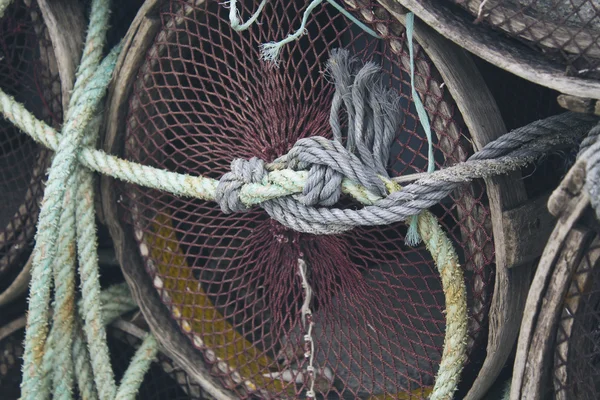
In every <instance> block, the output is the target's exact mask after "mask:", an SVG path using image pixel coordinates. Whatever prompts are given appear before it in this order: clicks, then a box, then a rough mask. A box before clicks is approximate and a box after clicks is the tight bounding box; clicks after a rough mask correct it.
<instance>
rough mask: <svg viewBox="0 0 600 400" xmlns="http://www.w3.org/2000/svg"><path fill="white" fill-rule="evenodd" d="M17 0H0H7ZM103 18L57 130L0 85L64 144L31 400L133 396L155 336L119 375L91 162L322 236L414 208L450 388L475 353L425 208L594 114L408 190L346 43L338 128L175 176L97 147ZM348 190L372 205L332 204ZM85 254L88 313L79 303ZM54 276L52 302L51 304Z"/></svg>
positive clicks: (32, 323) (395, 117)
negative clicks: (210, 170) (438, 280)
mask: <svg viewBox="0 0 600 400" xmlns="http://www.w3.org/2000/svg"><path fill="white" fill-rule="evenodd" d="M9 2H10V1H9V0H1V1H0V10H3V9H4V8H5V6H6V4H8V3H9ZM232 3H234V2H232ZM261 7H262V5H261ZM107 21H108V1H107V0H94V1H93V3H92V14H91V18H90V28H89V30H88V37H87V39H86V46H85V50H84V53H83V57H82V61H81V65H80V68H79V70H78V74H77V79H76V83H75V88H74V90H73V93H72V97H71V99H70V102H69V109H68V112H67V114H66V122H65V124H64V126H63V129H62V132H61V133H60V134H59V133H58V132H56V131H55V130H54V129H52V128H51V127H49V126H48V125H46V124H45V123H43V122H41V121H39V120H37V119H36V118H35V117H33V115H32V114H31V113H30V112H28V111H27V110H26V109H25V108H24V107H23V106H22V105H21V104H19V103H18V102H16V101H15V100H14V99H13V98H11V97H10V96H8V95H7V94H6V93H4V92H2V91H0V111H2V113H3V114H4V116H5V118H7V119H8V120H10V121H11V122H12V123H14V124H15V126H17V127H18V128H20V129H21V130H22V131H24V132H25V133H27V134H29V135H30V136H31V137H32V138H33V139H34V140H36V141H38V142H39V143H41V144H43V145H45V146H46V147H48V148H50V149H52V150H54V151H55V152H56V154H55V157H54V160H53V162H52V166H51V168H50V172H49V178H48V183H47V187H46V191H45V194H44V202H43V205H42V208H41V212H40V218H39V224H38V234H37V237H36V246H35V249H34V258H33V268H32V283H31V295H30V301H29V315H28V325H27V332H26V343H25V356H24V374H23V384H22V389H23V391H22V392H23V398H24V399H45V398H49V396H50V393H51V392H52V393H53V394H54V396H55V397H57V398H61V399H63V398H64V399H70V398H72V393H73V385H74V382H76V383H77V385H78V387H79V390H80V392H81V393H88V394H90V397H89V398H96V396H97V398H100V399H114V398H131V397H132V396H133V394H134V393H135V391H136V388H135V384H134V382H137V381H139V379H138V378H139V376H140V374H143V371H144V367H147V365H148V362H147V360H148V359H149V358H152V357H153V354H155V353H156V351H157V343H156V341H155V340H154V339H153V338H152V337H151V336H150V337H148V338H147V341H146V342H145V343H144V345H142V348H141V349H143V352H144V354H145V355H146V357H147V358H145V359H143V360H141V361H140V363H138V364H135V365H133V366H132V369H131V370H130V371H129V372H128V373H126V374H125V378H124V379H123V381H122V383H121V385H120V387H117V385H116V382H115V378H114V373H113V371H112V370H111V367H110V363H109V362H108V348H107V345H106V333H105V331H104V325H103V323H102V321H104V320H105V319H106V314H104V315H103V310H102V309H101V300H100V298H101V292H100V285H99V282H98V263H97V244H96V241H97V240H96V233H95V218H94V207H93V204H94V198H93V196H94V191H93V175H92V171H96V172H100V173H102V174H105V175H108V176H111V177H114V178H117V179H121V180H124V181H127V182H130V183H135V184H138V185H141V186H145V187H148V188H154V189H160V190H164V191H167V192H170V193H173V194H176V195H180V196H190V197H196V198H199V199H204V200H210V201H217V202H218V203H219V205H220V207H221V209H222V210H223V212H225V213H230V212H243V211H245V210H247V209H249V208H251V207H253V206H256V205H259V206H261V207H262V208H264V209H265V210H266V211H267V212H268V214H269V215H270V216H271V217H272V218H273V219H275V220H277V221H278V222H280V223H282V224H283V225H285V226H287V227H290V228H292V229H294V230H296V231H300V232H308V233H314V234H335V233H339V232H343V231H346V230H349V229H352V228H353V227H355V226H361V225H387V224H390V223H393V222H398V221H406V220H407V219H408V218H410V217H413V216H417V215H418V218H417V221H418V222H417V229H418V232H419V234H420V235H421V237H422V238H423V240H424V242H425V244H426V246H427V249H428V250H429V251H430V252H431V254H432V257H433V259H434V261H435V263H436V266H437V268H438V270H439V272H440V275H441V277H442V283H443V288H444V294H445V297H446V308H447V313H446V318H447V324H446V336H445V341H444V351H443V357H442V361H441V364H440V368H439V371H438V376H437V379H436V382H435V386H434V389H433V391H432V394H431V398H433V399H448V398H451V397H452V394H453V393H454V391H455V389H456V385H457V383H458V380H459V378H460V373H461V370H462V366H463V363H464V360H465V352H466V338H467V310H466V295H465V284H464V279H463V275H462V271H461V268H460V266H459V264H458V257H457V255H456V252H455V250H454V248H453V246H452V244H451V243H450V241H449V240H448V238H447V237H446V235H445V233H444V232H443V231H442V229H441V228H440V226H439V224H438V222H437V220H436V218H435V217H434V216H433V215H432V214H431V213H429V212H428V211H427V209H428V208H429V207H431V206H432V205H434V204H436V203H437V202H439V201H440V200H442V199H443V198H444V197H446V196H447V195H448V194H449V193H450V192H452V191H453V190H455V189H457V188H458V187H459V186H460V185H461V184H462V183H464V182H467V181H469V180H472V179H477V178H482V177H486V176H491V175H494V174H502V173H506V172H509V171H511V170H514V169H516V168H520V167H522V166H524V165H526V164H528V163H531V162H533V161H535V159H536V158H537V157H540V156H542V155H543V154H545V153H546V152H548V151H549V150H551V149H553V148H555V147H556V146H557V145H565V144H566V145H572V144H575V143H576V142H577V141H578V140H579V139H580V138H581V137H582V136H583V135H584V134H585V133H587V132H588V131H589V129H590V128H591V126H593V124H594V123H595V122H596V121H597V120H596V119H595V118H594V117H590V116H584V115H577V114H573V113H566V114H563V115H559V116H556V117H552V118H549V119H547V120H544V121H538V122H536V123H533V124H531V125H529V126H526V127H524V128H521V129H518V130H515V131H513V132H511V133H508V134H507V135H505V136H503V137H501V138H499V139H498V140H496V141H495V142H492V143H490V144H488V145H487V146H486V147H484V148H483V149H482V150H481V151H480V152H478V153H476V154H474V155H473V156H472V157H471V158H470V159H469V160H468V161H467V162H465V163H461V164H458V165H456V166H454V167H451V168H447V169H444V170H441V171H437V172H432V173H430V174H427V175H426V176H424V177H422V178H420V179H418V180H417V181H416V182H414V183H412V184H410V185H408V186H406V187H404V188H401V187H400V186H399V184H398V183H397V182H395V181H394V180H392V179H390V177H389V176H388V174H387V172H386V163H387V160H388V157H389V151H390V145H391V140H392V139H393V138H394V135H395V133H396V131H397V129H398V128H399V120H400V115H399V113H398V107H395V105H396V102H397V98H396V97H395V96H394V94H393V93H392V92H391V91H390V90H389V89H387V88H385V87H384V85H383V84H382V83H381V80H380V79H379V68H378V67H377V66H376V65H375V64H373V63H367V64H365V65H359V64H358V62H357V61H356V60H354V59H353V58H352V57H350V55H349V53H348V52H346V51H343V50H339V51H337V52H333V53H332V57H331V59H330V61H329V63H328V68H327V70H328V73H329V74H330V75H331V78H332V80H333V82H334V84H335V89H336V93H335V96H334V99H333V102H332V108H331V118H330V121H331V127H332V130H333V132H334V138H333V140H328V139H325V138H322V137H310V138H306V139H301V140H299V141H298V142H297V143H296V144H295V145H294V146H293V148H292V149H291V150H290V151H289V152H288V154H286V155H284V156H282V157H280V158H279V159H277V160H275V162H273V163H270V164H267V163H265V162H264V161H263V160H260V159H251V160H243V159H237V160H234V161H233V163H232V165H231V172H229V173H227V174H225V175H224V176H223V177H222V178H221V179H220V180H214V179H209V178H205V177H202V176H191V175H184V174H177V173H173V172H170V171H166V170H160V169H156V168H152V167H148V166H144V165H140V164H136V163H132V162H128V161H125V160H123V159H120V158H118V157H115V156H111V155H108V154H106V153H104V152H102V151H99V150H96V149H94V148H93V147H91V146H92V144H93V143H94V142H95V139H96V136H97V134H98V129H99V115H98V113H99V109H100V104H101V101H102V99H103V97H104V95H105V92H106V88H107V85H108V83H109V81H110V79H111V76H112V73H113V69H114V66H115V63H116V58H117V55H118V53H119V50H120V47H117V48H116V49H114V50H113V51H111V52H110V54H109V55H108V56H107V57H106V58H104V59H103V60H101V54H102V50H103V43H104V41H105V36H106V29H107ZM342 114H345V118H342V116H341V115H342ZM342 121H345V122H344V123H342ZM345 125H346V126H347V127H346V128H345V131H346V132H343V128H342V127H343V126H345ZM344 142H345V145H344ZM83 167H85V168H83ZM342 194H348V195H350V196H351V197H352V198H354V199H355V200H357V201H358V202H360V203H362V204H363V205H364V207H362V208H357V209H341V208H333V206H334V205H335V204H337V202H338V200H339V199H340V198H341V196H342ZM75 255H77V257H78V260H76V259H75ZM77 261H78V262H77ZM77 266H78V269H79V275H80V278H81V282H82V284H81V287H82V299H81V309H82V316H80V315H79V314H78V313H75V311H74V310H75V307H74V304H75V296H76V293H75V283H74V282H75V270H76V267H77ZM308 268H310V266H308ZM53 282H54V283H53ZM53 285H54V286H55V296H54V297H55V310H54V313H50V301H51V289H52V286H53ZM51 314H52V315H51ZM51 318H52V327H51V329H49V327H48V326H49V323H50V319H51ZM86 346H87V347H89V354H88V356H89V368H83V367H82V366H85V365H87V364H86V363H85V362H82V361H81V360H82V358H78V357H76V355H77V354H79V353H80V352H85V351H88V350H87V349H86ZM56 349H61V351H60V352H56V351H55V350H56ZM65 349H66V350H65ZM140 357H141V356H140ZM84 359H85V357H84ZM48 368H51V369H52V372H51V373H49V372H48V371H49V369H48ZM314 369H315V370H316V369H318V366H314Z"/></svg>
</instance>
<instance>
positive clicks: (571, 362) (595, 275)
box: [552, 241, 600, 399]
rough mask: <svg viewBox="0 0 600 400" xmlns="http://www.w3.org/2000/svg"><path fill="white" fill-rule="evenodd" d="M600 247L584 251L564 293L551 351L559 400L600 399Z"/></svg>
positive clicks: (592, 247) (595, 243)
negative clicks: (562, 305) (553, 345)
mask: <svg viewBox="0 0 600 400" xmlns="http://www.w3.org/2000/svg"><path fill="white" fill-rule="evenodd" d="M599 254H600V244H599V243H598V241H595V242H594V243H593V244H592V245H591V246H590V247H589V249H587V251H586V254H585V255H584V257H583V260H582V261H581V263H580V264H579V267H578V269H577V271H576V272H575V274H574V276H573V280H572V282H571V285H570V287H569V291H568V292H567V296H566V298H565V302H564V308H563V310H562V313H561V318H560V320H559V323H558V330H557V334H556V347H555V351H554V369H553V376H552V377H553V382H554V387H553V389H554V394H555V397H556V398H559V399H597V398H599V397H600V268H599V265H598V264H599V263H598V260H599V258H598V255H599Z"/></svg>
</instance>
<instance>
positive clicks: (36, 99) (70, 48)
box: [0, 0, 83, 305]
mask: <svg viewBox="0 0 600 400" xmlns="http://www.w3.org/2000/svg"><path fill="white" fill-rule="evenodd" d="M52 3H53V4H52V5H49V4H47V3H46V2H45V1H41V2H39V3H38V2H36V1H29V0H17V1H14V2H12V4H11V5H10V6H9V7H8V8H7V9H6V11H5V13H4V16H3V17H2V19H0V46H1V49H2V50H0V57H1V62H0V88H2V90H3V91H4V92H6V93H7V94H9V95H11V96H13V97H14V98H15V99H16V100H17V101H19V102H21V103H22V104H24V105H25V107H26V108H27V109H28V110H29V111H31V112H32V113H33V114H34V115H35V117H36V118H38V119H40V120H42V121H45V122H46V123H47V124H49V125H51V126H53V127H55V128H57V127H59V126H60V124H61V121H62V118H63V104H64V103H65V100H67V99H66V97H65V95H64V93H65V92H67V91H68V90H70V88H71V87H72V84H73V76H74V70H75V62H76V61H75V60H76V59H77V58H78V57H79V56H80V50H81V45H80V43H81V40H82V36H83V29H82V26H80V25H78V21H79V20H80V18H79V17H80V16H81V13H80V9H79V6H78V4H77V3H75V2H68V1H64V2H52ZM67 13H68V14H67ZM65 15H68V19H69V21H65V20H64V18H65ZM47 19H50V20H51V21H52V23H51V24H49V25H47V24H46V22H45V21H46V20H47ZM67 27H68V28H67ZM67 34H68V35H69V36H66V35H67ZM67 93H68V92H67ZM50 159H51V158H50V152H49V151H47V150H45V149H44V148H42V147H41V146H39V145H37V144H36V143H35V142H34V141H33V140H32V139H31V138H29V137H28V136H27V135H25V134H23V133H21V132H19V130H18V129H17V128H16V127H15V126H13V125H12V124H11V123H10V122H8V121H7V120H5V119H3V118H2V119H1V120H0V204H1V207H0V305H1V304H3V303H5V302H7V301H8V300H9V299H11V298H14V296H15V295H17V294H18V293H20V292H22V291H24V290H25V289H26V287H27V279H28V278H27V276H28V274H27V272H26V271H25V272H23V268H24V266H25V265H26V263H27V260H28V257H29V254H30V251H31V248H32V240H33V237H34V234H35V226H36V223H37V217H38V212H39V203H40V201H41V199H42V195H43V190H44V183H43V182H44V180H45V175H46V168H47V167H48V166H49V163H50ZM26 270H28V267H26Z"/></svg>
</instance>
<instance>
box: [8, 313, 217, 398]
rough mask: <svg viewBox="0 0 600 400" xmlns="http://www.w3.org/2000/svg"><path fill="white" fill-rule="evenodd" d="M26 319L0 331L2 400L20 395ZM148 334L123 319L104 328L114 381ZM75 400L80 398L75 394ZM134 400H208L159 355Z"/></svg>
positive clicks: (19, 319)
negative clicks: (105, 329)
mask: <svg viewBox="0 0 600 400" xmlns="http://www.w3.org/2000/svg"><path fill="white" fill-rule="evenodd" d="M25 322H26V321H25V317H21V318H18V319H15V320H14V321H12V322H10V323H8V324H6V325H4V326H2V327H0V391H1V393H2V398H3V399H5V400H17V399H19V398H20V394H21V389H20V385H21V366H22V360H21V358H22V356H23V339H24V337H25ZM146 334H147V332H146V331H144V330H143V329H142V328H140V327H139V326H138V325H136V324H133V323H131V322H129V321H127V320H125V319H120V320H117V321H115V322H114V323H112V325H111V326H109V327H108V328H107V336H108V337H107V339H108V348H109V351H110V356H111V362H112V367H113V370H114V371H115V377H116V378H117V379H118V380H119V379H121V377H122V376H123V374H124V373H125V370H126V369H127V367H128V366H129V363H130V361H131V358H132V357H133V355H134V354H135V352H136V350H137V348H138V347H139V346H140V344H141V343H142V340H143V338H144V336H145V335H146ZM75 398H81V397H80V396H79V395H78V393H75ZM136 399H140V400H146V399H148V400H188V399H189V400H204V399H211V397H209V396H207V395H206V394H205V393H204V391H203V390H202V388H201V387H200V386H199V385H198V384H197V383H195V382H194V381H192V380H191V379H190V378H189V376H188V375H187V374H186V373H185V372H184V371H183V370H182V369H181V368H180V367H179V366H178V365H177V364H176V363H175V362H174V361H173V360H171V359H170V358H168V357H167V356H165V355H164V354H162V353H158V356H157V359H156V360H155V361H154V362H153V363H152V364H151V366H150V369H149V370H148V372H147V374H146V375H145V376H144V381H143V382H142V384H141V386H140V389H139V391H138V393H137V396H136Z"/></svg>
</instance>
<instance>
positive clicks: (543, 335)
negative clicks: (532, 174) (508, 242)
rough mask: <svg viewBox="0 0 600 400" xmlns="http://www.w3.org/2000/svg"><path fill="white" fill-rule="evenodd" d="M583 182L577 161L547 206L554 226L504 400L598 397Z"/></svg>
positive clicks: (595, 275)
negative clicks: (554, 216) (555, 217)
mask: <svg viewBox="0 0 600 400" xmlns="http://www.w3.org/2000/svg"><path fill="white" fill-rule="evenodd" d="M584 181H585V166H584V164H583V163H581V162H577V163H576V164H575V166H574V167H573V168H572V169H571V171H570V172H569V174H568V175H567V176H566V177H565V179H564V181H563V182H562V183H561V185H560V186H559V188H558V189H557V190H556V191H555V192H554V194H553V196H552V197H551V198H550V201H549V203H548V206H549V208H550V210H551V211H552V213H553V214H555V215H556V216H557V217H558V222H557V224H556V227H555V229H554V231H553V232H552V235H551V236H550V239H549V240H548V243H547V245H546V249H545V251H544V253H543V255H542V257H541V259H540V264H539V266H538V270H537V271H536V274H535V277H534V279H533V283H532V285H531V290H530V292H529V295H528V298H527V304H526V310H527V311H526V313H525V315H524V318H523V325H522V328H521V333H520V336H519V342H518V346H517V355H516V360H515V366H514V374H513V379H512V388H511V399H519V398H522V399H538V398H539V399H542V398H543V399H545V398H556V399H594V398H598V396H599V394H600V374H599V373H598V363H599V360H600V358H599V356H600V352H599V350H598V343H599V339H600V338H599V336H598V321H599V318H600V302H599V300H600V297H599V295H600V285H599V283H600V280H599V279H600V268H599V266H600V263H599V261H600V239H599V238H598V232H600V229H599V228H600V225H599V224H598V222H597V219H596V218H595V215H594V211H593V210H592V209H591V207H590V205H589V198H588V196H587V194H586V193H585V192H584V190H583V183H584ZM534 364H535V365H536V366H534Z"/></svg>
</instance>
